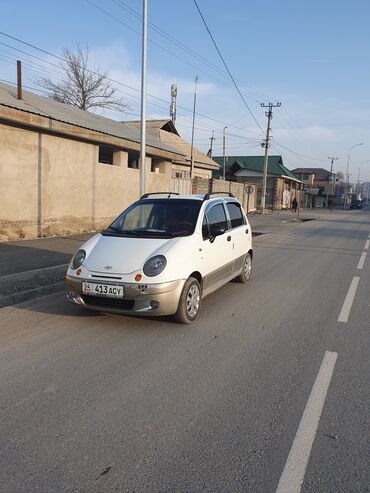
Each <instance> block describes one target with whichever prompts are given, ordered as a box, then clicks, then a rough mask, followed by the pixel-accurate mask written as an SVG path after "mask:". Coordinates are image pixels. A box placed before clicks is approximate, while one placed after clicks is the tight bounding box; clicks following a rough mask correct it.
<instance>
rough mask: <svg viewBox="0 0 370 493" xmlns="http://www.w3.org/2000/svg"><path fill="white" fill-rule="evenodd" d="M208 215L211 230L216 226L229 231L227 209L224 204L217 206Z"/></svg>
mask: <svg viewBox="0 0 370 493" xmlns="http://www.w3.org/2000/svg"><path fill="white" fill-rule="evenodd" d="M206 215H207V219H208V224H209V227H210V229H212V227H214V226H216V227H220V228H225V230H226V229H227V219H226V214H225V209H224V206H223V205H222V204H216V205H214V206H213V207H211V208H210V209H209V210H208V211H207V213H206Z"/></svg>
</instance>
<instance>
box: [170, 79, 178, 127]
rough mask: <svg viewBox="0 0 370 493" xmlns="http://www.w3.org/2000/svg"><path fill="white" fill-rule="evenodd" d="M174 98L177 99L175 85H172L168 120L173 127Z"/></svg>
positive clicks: (174, 114)
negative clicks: (169, 119)
mask: <svg viewBox="0 0 370 493" xmlns="http://www.w3.org/2000/svg"><path fill="white" fill-rule="evenodd" d="M176 97H177V85H176V84H172V86H171V106H170V118H171V120H172V123H173V124H174V125H175V122H176Z"/></svg>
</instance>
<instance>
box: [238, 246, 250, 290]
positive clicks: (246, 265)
mask: <svg viewBox="0 0 370 493" xmlns="http://www.w3.org/2000/svg"><path fill="white" fill-rule="evenodd" d="M251 274H252V255H251V254H250V253H247V255H246V256H245V258H244V261H243V270H242V273H241V274H240V275H239V276H238V277H237V278H236V280H237V281H238V282H241V283H243V284H246V283H247V282H248V281H249V279H250V277H251Z"/></svg>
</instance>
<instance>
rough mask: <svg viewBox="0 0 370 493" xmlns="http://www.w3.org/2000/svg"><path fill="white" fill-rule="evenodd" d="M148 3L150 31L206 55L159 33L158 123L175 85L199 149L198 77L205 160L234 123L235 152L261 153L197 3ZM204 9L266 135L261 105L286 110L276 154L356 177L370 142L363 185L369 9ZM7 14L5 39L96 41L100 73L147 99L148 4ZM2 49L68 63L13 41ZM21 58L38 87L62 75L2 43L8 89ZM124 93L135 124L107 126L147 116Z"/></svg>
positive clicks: (293, 0) (19, 7)
mask: <svg viewBox="0 0 370 493" xmlns="http://www.w3.org/2000/svg"><path fill="white" fill-rule="evenodd" d="M92 3H94V4H95V5H96V6H97V7H99V8H100V9H104V10H105V11H106V12H107V13H108V14H109V15H111V16H114V17H115V18H112V17H109V15H107V14H106V13H104V12H102V11H101V10H99V9H97V8H96V7H94V6H93V5H92ZM119 4H120V5H119ZM148 4H149V20H150V22H151V23H153V24H154V25H155V26H156V27H157V28H160V29H162V30H164V31H165V32H166V33H168V34H169V35H170V36H172V37H174V38H175V39H176V40H177V41H178V42H180V43H182V44H184V45H185V46H186V48H190V49H191V50H193V51H194V52H195V53H196V54H198V55H199V56H200V57H201V59H198V58H196V57H194V56H192V55H191V54H189V53H188V52H186V51H185V50H183V49H181V48H179V46H177V45H176V44H175V43H174V41H173V40H168V39H166V38H165V37H163V36H162V35H160V34H159V33H158V32H157V31H155V30H153V29H152V28H151V29H150V30H149V37H150V39H151V40H152V41H153V42H154V43H152V42H150V43H149V46H148V69H149V74H148V91H149V93H150V94H152V95H154V96H156V97H158V98H160V99H162V100H164V101H160V100H155V99H152V98H149V100H148V116H149V117H153V118H155V117H161V118H162V117H167V116H168V104H169V103H168V101H169V95H170V85H171V83H172V82H176V83H177V85H178V106H179V107H178V119H177V125H178V129H179V131H180V133H181V134H182V135H183V136H184V137H185V138H187V139H190V125H191V108H192V98H193V94H192V93H193V88H194V77H195V76H196V75H198V76H199V87H198V88H199V92H198V100H197V112H198V113H200V114H201V115H198V116H197V123H196V136H195V141H196V145H197V146H198V147H199V148H200V149H201V150H203V151H205V152H206V151H207V149H208V146H209V137H210V136H211V133H212V130H215V135H216V142H215V154H221V151H222V128H223V127H224V126H225V125H227V126H228V129H227V130H226V132H227V154H229V155H237V154H240V155H243V154H252V155H253V154H262V148H261V147H260V146H259V142H260V141H261V138H262V136H261V132H260V130H259V128H258V127H257V125H256V123H255V122H254V121H253V119H252V117H251V116H250V114H249V113H248V110H247V109H246V108H245V106H244V105H243V102H242V101H241V99H240V98H239V96H238V94H237V92H236V90H235V89H234V88H233V87H232V83H231V81H230V80H229V79H228V77H227V75H225V74H224V73H223V71H224V69H223V67H222V64H221V61H220V59H219V58H218V55H217V53H216V51H215V49H214V47H213V45H212V42H211V40H210V38H209V36H208V34H207V32H206V30H205V28H204V26H203V24H202V21H201V19H200V17H199V15H198V12H197V10H196V8H195V5H194V2H193V0H181V1H180V0H178V1H169V0H148ZM198 4H199V6H200V8H201V9H202V11H203V14H204V16H205V18H206V20H207V23H208V25H209V27H210V29H211V31H212V33H213V34H214V36H215V38H216V41H217V43H218V45H219V47H220V50H221V52H222V54H223V55H224V57H225V59H226V61H227V63H228V65H229V68H230V70H231V72H232V74H233V75H234V77H235V78H236V79H237V80H238V81H239V83H240V89H241V91H242V93H243V95H244V97H245V99H246V101H247V103H248V105H249V106H250V108H251V110H252V112H253V114H254V115H255V117H256V119H257V120H258V122H259V124H260V125H261V127H262V128H263V129H264V128H265V126H266V117H265V116H264V110H263V109H262V108H261V107H260V102H268V101H269V100H270V101H280V102H281V103H282V107H281V108H280V109H278V110H276V111H275V112H274V118H273V121H272V127H273V132H272V134H273V139H272V143H273V144H272V147H271V154H282V155H283V158H284V162H285V163H286V164H287V166H288V167H289V168H294V167H304V166H313V167H326V168H327V167H328V166H329V161H328V159H327V158H328V157H329V156H335V157H339V158H340V159H339V160H338V161H336V163H335V167H336V169H339V170H343V171H345V167H346V163H347V153H348V150H349V149H350V147H351V146H353V145H355V144H358V143H360V142H363V143H364V145H363V146H358V147H355V148H353V149H352V151H351V170H350V171H351V173H352V176H351V179H352V180H357V177H358V168H359V166H360V167H361V179H362V180H364V179H366V180H370V162H365V163H363V161H367V160H370V138H369V130H370V103H369V87H370V80H369V79H370V68H369V28H368V22H369V19H370V2H369V1H368V0H352V1H349V0H310V1H305V2H303V1H297V0H279V1H278V0H270V1H265V2H256V1H252V0H229V1H227V2H225V1H220V0H198ZM1 7H2V15H1V31H3V32H5V33H7V34H11V35H13V36H15V37H18V38H20V39H22V40H24V41H27V42H29V43H32V44H34V45H37V46H38V47H40V48H43V49H45V50H48V51H50V52H53V53H60V50H61V48H62V47H64V46H66V47H69V48H72V49H73V48H75V46H76V45H77V44H78V43H80V44H81V45H85V44H86V43H88V45H89V47H90V53H91V64H92V65H93V64H95V65H96V66H99V67H100V68H101V69H103V70H106V71H108V72H109V74H110V75H111V76H112V77H113V78H114V79H116V80H118V81H120V82H121V83H123V84H126V85H129V86H131V87H135V88H137V89H139V87H140V63H141V39H140V36H139V34H137V33H135V32H134V31H138V32H140V30H141V22H140V20H139V19H137V18H135V16H133V15H131V13H130V12H129V11H128V10H127V7H129V8H130V9H133V10H134V11H137V12H141V8H142V2H141V0H91V3H89V1H87V0H73V1H72V0H64V1H63V2H60V1H58V2H57V1H55V0H54V1H52V0H51V1H50V0H49V1H46V0H33V1H32V2H31V1H26V0H22V1H21V0H3V1H2V2H1ZM117 19H118V20H117ZM130 28H131V29H132V30H131V29H130ZM0 42H1V43H6V44H9V45H11V46H12V47H17V48H19V49H23V50H25V51H27V52H28V53H31V54H33V55H36V56H39V57H41V58H43V59H45V60H47V61H52V62H53V63H57V62H56V61H55V60H53V59H52V58H51V57H48V56H47V55H45V54H42V53H38V52H37V50H33V49H30V48H27V47H24V46H22V45H21V44H19V43H16V42H15V41H13V40H9V39H8V38H6V37H4V36H2V35H1V36H0ZM158 45H160V46H158ZM17 57H20V58H21V59H22V61H23V63H24V76H25V84H27V85H29V86H32V87H35V88H37V79H38V78H39V77H40V76H41V74H42V73H48V74H49V75H51V76H54V77H58V71H57V69H56V68H55V67H52V66H51V65H49V64H48V63H43V62H41V61H39V60H37V59H35V58H32V57H30V56H28V55H25V54H20V53H19V52H18V54H17V52H16V51H15V50H14V49H12V48H9V47H6V46H4V45H0V78H1V79H4V80H11V81H15V64H14V60H15V59H16V58H17ZM210 64H211V66H210ZM215 67H216V69H215ZM51 71H52V72H51ZM117 87H118V88H119V89H120V91H123V92H122V93H120V96H122V97H123V98H126V99H127V101H128V103H129V105H130V108H131V110H130V114H128V115H122V114H117V113H116V114H113V113H111V114H109V115H108V114H107V116H111V117H113V118H118V119H132V118H137V116H136V115H137V114H138V113H139V101H138V99H137V97H138V93H137V92H135V91H133V90H132V89H129V88H127V87H124V86H122V85H118V86H117ZM280 146H284V147H286V148H287V149H289V150H286V149H284V148H283V147H280ZM291 151H294V152H295V153H297V154H294V153H293V152H291ZM298 154H302V155H303V157H302V156H299V155H298Z"/></svg>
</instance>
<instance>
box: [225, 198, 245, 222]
mask: <svg viewBox="0 0 370 493" xmlns="http://www.w3.org/2000/svg"><path fill="white" fill-rule="evenodd" d="M226 207H227V211H228V213H229V216H230V221H231V228H237V227H238V226H242V225H243V224H244V217H243V214H242V211H241V208H240V205H239V204H237V203H235V202H228V203H227V204H226Z"/></svg>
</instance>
